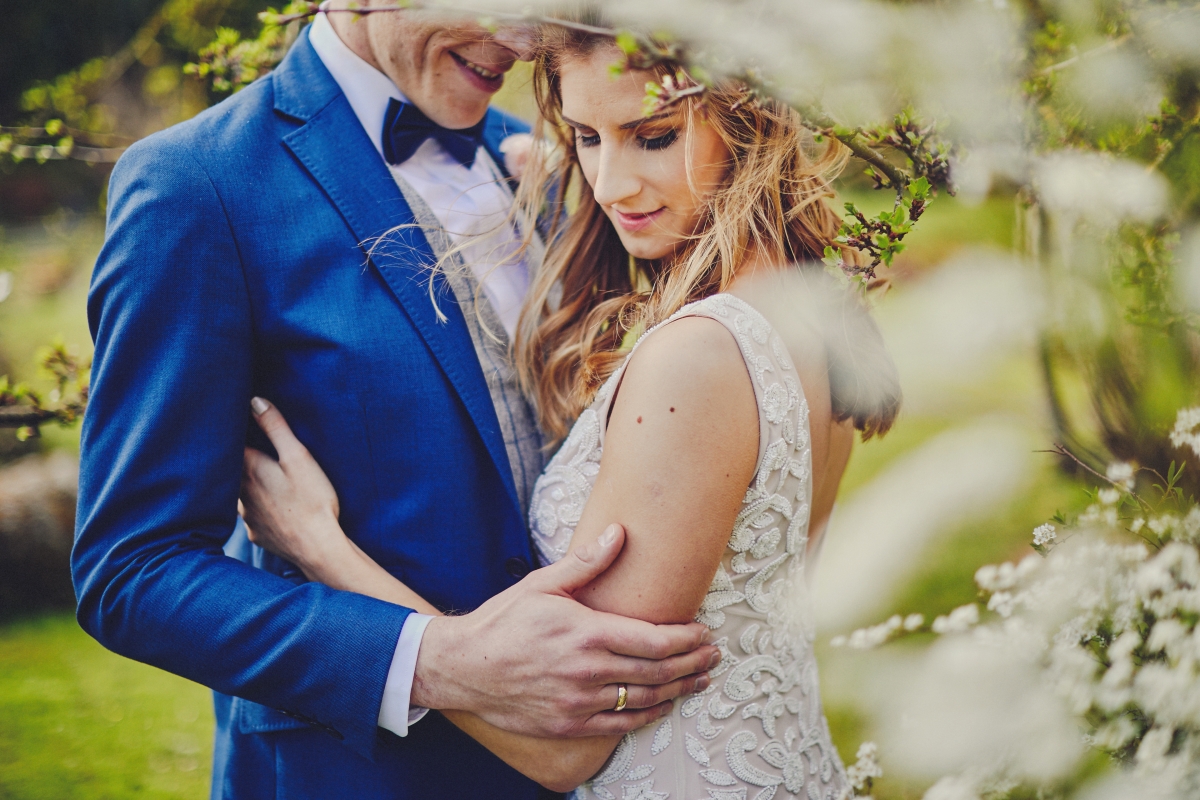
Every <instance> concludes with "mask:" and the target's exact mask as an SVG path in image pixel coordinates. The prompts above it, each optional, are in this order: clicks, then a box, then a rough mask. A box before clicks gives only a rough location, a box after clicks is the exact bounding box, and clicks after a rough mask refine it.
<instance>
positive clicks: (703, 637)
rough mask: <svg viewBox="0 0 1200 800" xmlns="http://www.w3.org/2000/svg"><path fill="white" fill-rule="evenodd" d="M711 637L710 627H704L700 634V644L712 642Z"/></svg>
mask: <svg viewBox="0 0 1200 800" xmlns="http://www.w3.org/2000/svg"><path fill="white" fill-rule="evenodd" d="M712 637H713V632H712V628H705V629H704V633H702V634H700V644H712Z"/></svg>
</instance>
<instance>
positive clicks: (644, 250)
mask: <svg viewBox="0 0 1200 800" xmlns="http://www.w3.org/2000/svg"><path fill="white" fill-rule="evenodd" d="M621 243H622V244H623V245H625V249H626V251H628V252H629V255H631V256H633V257H634V258H636V259H639V260H641V261H659V260H661V259H664V258H667V257H668V256H670V255H671V254H672V253H674V252H675V250H676V247H677V246H678V244H679V243H678V242H674V241H667V240H662V239H656V240H655V241H646V240H644V239H634V240H633V241H622V242H621Z"/></svg>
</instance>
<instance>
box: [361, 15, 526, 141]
mask: <svg viewBox="0 0 1200 800" xmlns="http://www.w3.org/2000/svg"><path fill="white" fill-rule="evenodd" d="M382 1H383V2H386V3H387V4H391V2H392V0H382ZM377 4H380V0H376V2H374V3H372V5H377ZM357 24H359V25H362V24H365V25H366V28H367V36H368V39H369V44H370V49H371V51H372V53H373V54H374V56H375V60H376V61H377V65H376V66H378V67H379V69H380V70H382V71H383V73H384V74H386V75H387V76H388V77H389V78H391V79H392V81H393V82H394V83H395V84H396V86H398V87H399V88H400V91H401V92H403V93H404V95H405V97H407V98H408V100H409V101H410V102H412V103H414V104H415V105H416V106H417V108H419V109H421V110H422V111H423V112H425V114H426V115H427V116H428V117H429V118H430V119H432V120H433V121H434V122H436V123H438V124H439V125H442V126H443V127H446V128H451V129H459V128H468V127H470V126H472V125H474V124H475V123H477V122H479V120H481V119H483V115H484V114H485V113H486V112H487V107H488V103H489V102H490V101H491V99H492V95H494V94H495V93H496V92H498V91H499V90H500V87H501V86H503V85H504V74H505V73H506V72H508V71H509V70H510V69H512V66H513V64H514V63H516V61H517V60H518V59H521V58H528V53H527V51H528V50H529V46H528V44H527V41H528V40H529V39H530V37H529V34H528V33H527V32H526V31H523V30H521V29H516V28H501V29H499V30H498V31H496V32H494V33H493V32H490V31H488V30H485V29H484V28H483V27H482V26H480V25H479V23H478V22H476V21H475V20H473V19H471V18H469V17H463V16H461V15H458V16H454V15H448V14H447V13H446V12H443V11H425V10H417V9H411V10H405V11H394V12H381V13H378V14H370V15H368V16H367V17H366V20H365V22H359V23H357Z"/></svg>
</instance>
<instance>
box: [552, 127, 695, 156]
mask: <svg viewBox="0 0 1200 800" xmlns="http://www.w3.org/2000/svg"><path fill="white" fill-rule="evenodd" d="M677 139H679V131H676V130H669V131H667V132H666V133H664V134H662V135H660V136H651V137H646V136H639V137H637V144H638V147H640V148H642V149H643V150H650V151H654V150H666V149H667V148H668V147H670V146H671V145H673V144H675V142H676V140H677ZM575 142H576V145H577V146H579V147H596V146H598V145H599V144H600V134H598V133H584V132H583V131H581V130H579V129H578V128H577V129H576V130H575Z"/></svg>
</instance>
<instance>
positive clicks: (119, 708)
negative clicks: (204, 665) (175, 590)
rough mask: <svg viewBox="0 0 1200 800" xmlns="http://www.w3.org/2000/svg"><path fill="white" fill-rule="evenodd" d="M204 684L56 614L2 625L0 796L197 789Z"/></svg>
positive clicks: (24, 799)
mask: <svg viewBox="0 0 1200 800" xmlns="http://www.w3.org/2000/svg"><path fill="white" fill-rule="evenodd" d="M211 697H212V696H211V694H210V693H209V692H208V690H207V689H205V688H203V687H201V686H199V685H197V684H194V683H191V682H189V681H185V680H184V679H182V678H178V677H175V676H173V675H169V674H167V673H165V672H162V671H160V670H157V669H154V668H153V667H148V666H146V665H144V664H139V663H137V662H135V661H130V660H128V659H125V658H122V657H120V656H118V655H115V654H113V653H110V652H109V651H107V650H105V649H104V648H103V647H101V646H100V645H99V644H97V643H96V642H95V641H93V640H92V639H91V638H90V637H89V636H88V635H87V634H85V633H84V632H83V631H82V630H80V628H79V626H78V625H77V624H76V623H75V619H74V617H73V616H72V615H71V614H70V613H69V612H68V613H58V614H53V615H48V616H44V617H39V618H35V619H30V620H24V621H19V622H14V623H10V624H8V625H7V626H5V627H2V628H0V798H2V800H42V798H45V799H46V800H50V799H51V798H53V800H69V799H72V798H114V797H133V796H137V797H146V798H201V797H206V796H207V794H208V788H209V786H208V784H209V774H210V769H211V767H210V765H211V760H212V728H213V719H212V700H211Z"/></svg>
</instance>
